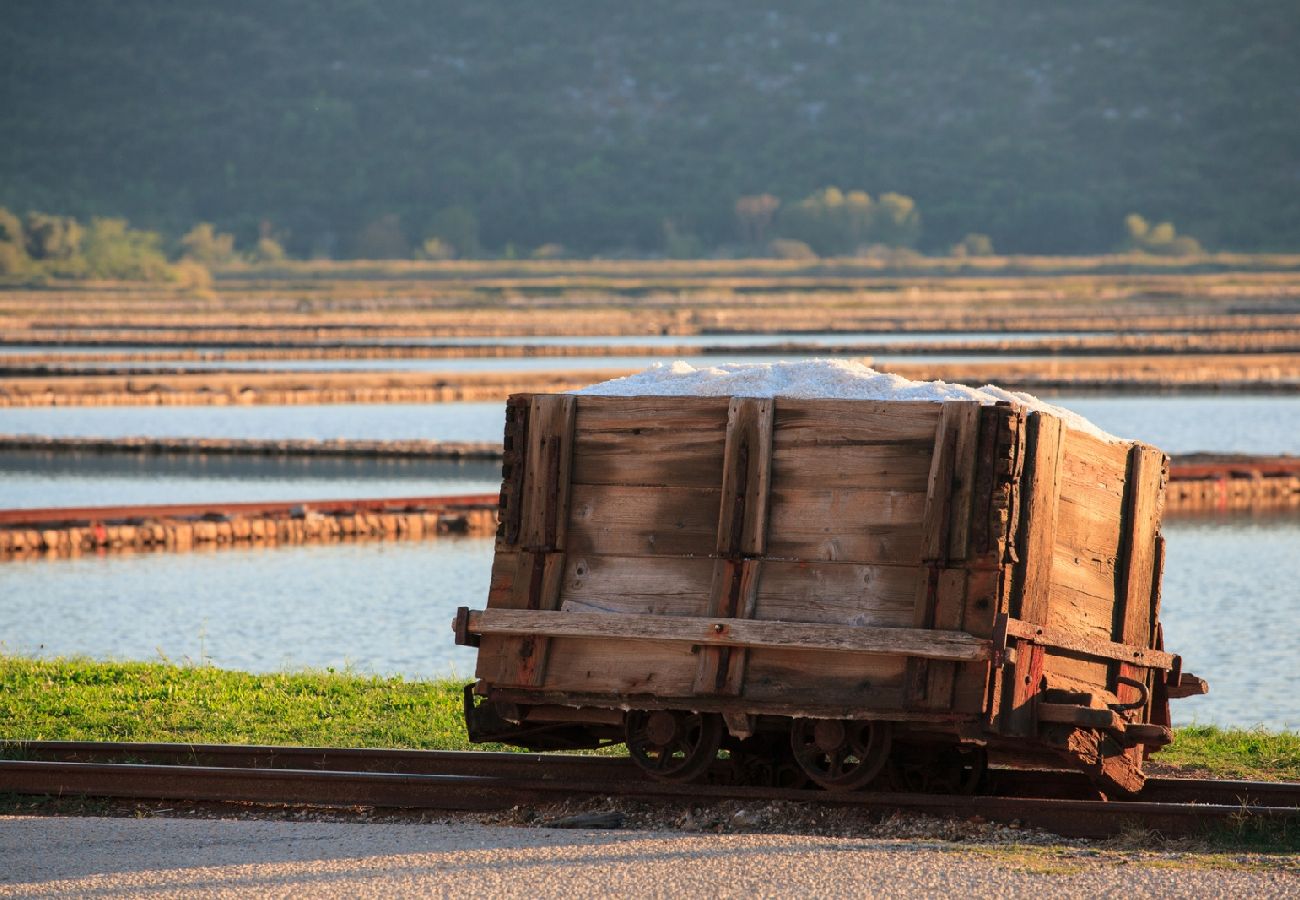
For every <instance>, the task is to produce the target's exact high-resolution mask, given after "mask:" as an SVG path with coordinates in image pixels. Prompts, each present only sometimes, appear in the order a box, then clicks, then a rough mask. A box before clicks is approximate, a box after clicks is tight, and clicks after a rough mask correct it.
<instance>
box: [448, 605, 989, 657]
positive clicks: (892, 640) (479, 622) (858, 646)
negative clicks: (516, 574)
mask: <svg viewBox="0 0 1300 900" xmlns="http://www.w3.org/2000/svg"><path fill="white" fill-rule="evenodd" d="M468 630H469V632H470V633H471V634H480V635H489V634H516V635H539V634H540V635H550V636H561V637H583V638H587V637H590V638H598V637H603V638H613V639H623V640H645V641H673V642H677V641H685V642H687V643H691V644H698V645H699V646H702V647H705V646H716V647H766V648H776V649H784V650H826V651H838V652H846V653H861V654H880V655H886V656H921V657H925V658H927V659H950V660H980V659H988V658H989V655H990V650H989V642H988V641H986V640H984V639H982V638H976V637H972V636H971V635H969V634H966V633H965V632H964V631H935V630H933V629H930V630H921V629H917V628H871V627H857V628H844V627H841V626H838V625H814V624H808V623H804V622H762V621H755V620H747V619H727V618H710V617H705V618H687V617H676V618H670V617H667V616H642V615H632V614H626V615H619V614H612V613H577V612H556V611H553V610H530V609H487V610H475V611H471V612H470V614H469V629H468Z"/></svg>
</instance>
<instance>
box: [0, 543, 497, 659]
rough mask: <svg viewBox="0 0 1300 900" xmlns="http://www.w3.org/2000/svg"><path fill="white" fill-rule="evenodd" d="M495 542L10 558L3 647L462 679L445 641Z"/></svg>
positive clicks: (460, 653) (473, 599) (478, 601)
mask: <svg viewBox="0 0 1300 900" xmlns="http://www.w3.org/2000/svg"><path fill="white" fill-rule="evenodd" d="M492 546H493V542H492V540H491V539H490V538H439V539H437V540H433V541H424V542H419V543H401V542H398V543H363V544H334V545H320V546H298V547H285V548H281V549H273V550H266V549H260V550H259V549H252V550H248V549H239V550H224V551H208V552H197V553H156V554H141V555H131V556H104V557H83V558H80V559H66V560H57V561H33V562H22V563H6V564H4V565H3V567H2V568H0V584H3V586H4V589H3V590H0V635H2V636H3V637H2V638H0V652H4V653H22V654H28V655H38V654H39V655H49V656H67V655H72V654H80V655H85V656H90V657H95V658H119V659H142V660H148V659H153V660H156V659H159V658H166V659H170V660H172V661H173V662H180V661H182V660H192V661H195V662H198V661H203V662H209V663H212V664H214V665H217V666H220V667H222V668H228V669H239V670H244V671H256V672H265V671H274V670H277V669H282V668H301V667H304V666H310V667H319V668H324V667H328V666H333V667H335V668H342V667H344V666H353V667H355V668H356V669H358V670H360V671H363V672H380V673H396V672H401V673H405V674H408V675H423V676H428V675H446V674H449V673H453V672H457V673H460V674H462V675H463V674H469V673H472V672H473V666H474V653H473V651H472V650H466V649H465V648H461V647H456V646H455V644H454V642H453V640H452V637H451V627H450V625H451V620H452V618H453V617H454V616H455V614H456V607H458V606H477V607H481V606H483V604H484V603H485V602H486V597H487V586H488V573H489V569H490V567H491V561H492ZM37 597H39V598H40V600H41V602H40V603H33V602H31V601H32V600H33V599H34V598H37ZM362 623H363V624H362Z"/></svg>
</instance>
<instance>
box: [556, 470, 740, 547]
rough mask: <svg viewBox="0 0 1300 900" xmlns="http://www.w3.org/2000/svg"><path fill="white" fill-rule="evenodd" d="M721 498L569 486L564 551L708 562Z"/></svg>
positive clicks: (683, 491) (709, 492)
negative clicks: (702, 558)
mask: <svg viewBox="0 0 1300 900" xmlns="http://www.w3.org/2000/svg"><path fill="white" fill-rule="evenodd" d="M720 496H721V492H720V491H718V490H717V489H705V488H682V487H634V486H629V485H586V484H577V485H574V486H573V488H572V492H571V496H570V501H569V530H568V539H567V542H568V548H569V549H570V550H571V551H572V552H573V553H576V554H580V555H607V556H619V555H625V556H626V555H644V556H709V555H711V554H712V552H713V549H714V544H715V541H716V539H717V530H718V504H719V502H720V501H719V498H720Z"/></svg>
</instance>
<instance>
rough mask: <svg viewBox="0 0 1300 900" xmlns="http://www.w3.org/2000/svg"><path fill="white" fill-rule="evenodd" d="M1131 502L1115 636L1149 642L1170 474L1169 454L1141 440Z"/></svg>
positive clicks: (1132, 469) (1131, 477) (1134, 454)
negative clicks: (1162, 511)
mask: <svg viewBox="0 0 1300 900" xmlns="http://www.w3.org/2000/svg"><path fill="white" fill-rule="evenodd" d="M1130 459H1131V460H1132V462H1131V467H1130V475H1129V487H1130V493H1129V503H1128V511H1127V514H1126V516H1125V519H1126V522H1127V525H1128V527H1127V529H1126V532H1127V533H1126V538H1127V540H1126V541H1125V545H1124V550H1123V553H1124V556H1123V560H1122V564H1121V572H1122V575H1121V591H1120V601H1119V602H1120V603H1121V604H1122V607H1123V608H1122V612H1119V613H1118V614H1117V619H1119V622H1118V623H1117V624H1118V625H1119V627H1118V628H1117V629H1116V637H1117V639H1118V640H1119V641H1120V643H1125V644H1136V645H1141V646H1146V645H1149V644H1150V642H1151V634H1152V627H1153V624H1152V617H1153V610H1152V593H1153V586H1154V579H1155V577H1156V556H1157V547H1156V543H1157V541H1158V539H1159V532H1160V503H1161V497H1162V494H1163V491H1164V485H1165V480H1166V478H1167V477H1168V465H1169V460H1168V458H1167V457H1166V456H1165V455H1164V454H1163V453H1161V452H1160V451H1159V450H1157V449H1155V448H1154V447H1148V446H1146V445H1145V444H1138V445H1136V446H1134V447H1133V450H1132V452H1131V454H1130Z"/></svg>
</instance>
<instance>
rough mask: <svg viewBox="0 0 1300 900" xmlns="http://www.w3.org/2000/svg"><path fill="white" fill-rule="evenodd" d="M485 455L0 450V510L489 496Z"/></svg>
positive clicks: (494, 469) (491, 467) (497, 478)
mask: <svg viewBox="0 0 1300 900" xmlns="http://www.w3.org/2000/svg"><path fill="white" fill-rule="evenodd" d="M500 486H501V466H500V464H499V463H497V462H495V461H491V460H487V461H468V462H456V461H450V460H405V459H394V460H388V459H344V458H329V457H274V456H273V457H240V456H208V457H198V456H190V455H175V456H152V455H148V456H146V455H111V456H103V455H98V454H87V455H81V454H78V455H75V456H74V455H71V454H67V453H36V452H28V451H21V452H16V451H7V450H6V451H0V509H16V508H32V507H45V506H128V505H135V504H149V503H207V502H217V503H239V502H255V501H262V500H266V501H272V500H329V499H345V498H349V497H422V496H430V495H434V494H476V493H492V492H495V491H497V490H498V489H499V488H500Z"/></svg>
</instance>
